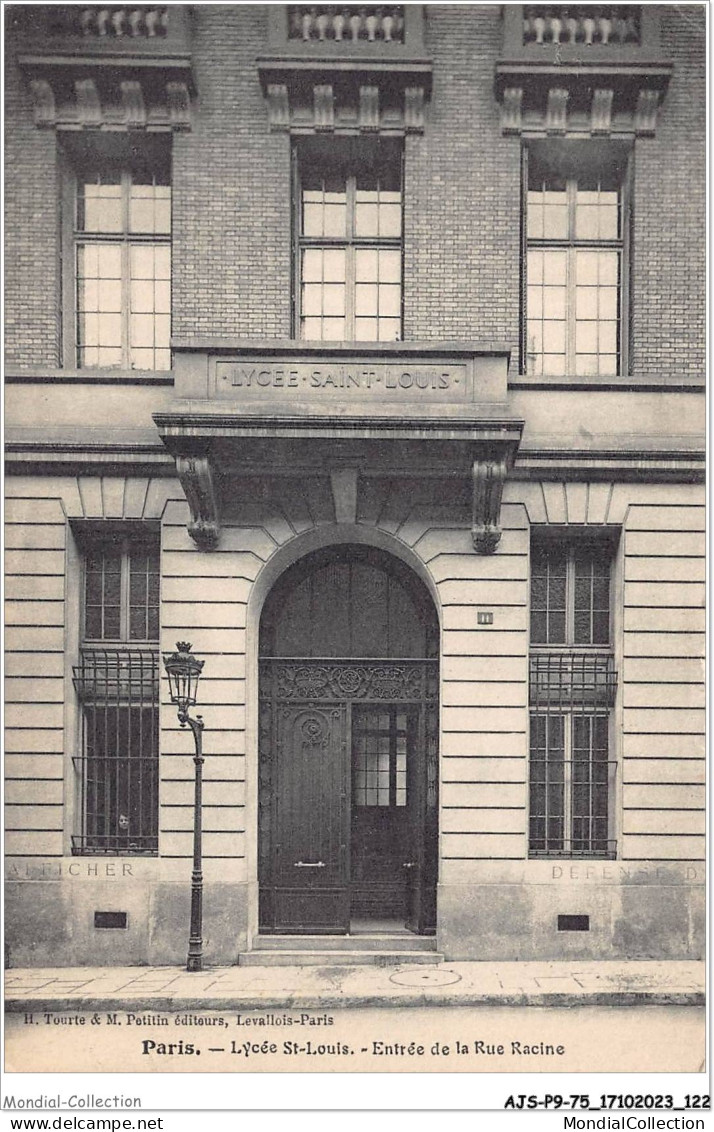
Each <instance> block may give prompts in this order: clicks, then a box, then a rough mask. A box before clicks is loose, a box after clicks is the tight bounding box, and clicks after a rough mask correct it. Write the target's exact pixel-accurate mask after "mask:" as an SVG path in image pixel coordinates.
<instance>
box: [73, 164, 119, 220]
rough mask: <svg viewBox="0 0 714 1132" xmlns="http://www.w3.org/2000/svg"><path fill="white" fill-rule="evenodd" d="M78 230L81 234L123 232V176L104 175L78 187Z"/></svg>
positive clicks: (117, 174)
mask: <svg viewBox="0 0 714 1132" xmlns="http://www.w3.org/2000/svg"><path fill="white" fill-rule="evenodd" d="M77 190H78V191H77V228H78V229H79V231H80V232H122V231H123V229H124V218H123V208H122V187H121V176H120V174H119V173H116V174H109V173H107V174H104V175H103V176H101V177H98V178H97V180H96V181H85V182H80V183H79V184H78V186H77Z"/></svg>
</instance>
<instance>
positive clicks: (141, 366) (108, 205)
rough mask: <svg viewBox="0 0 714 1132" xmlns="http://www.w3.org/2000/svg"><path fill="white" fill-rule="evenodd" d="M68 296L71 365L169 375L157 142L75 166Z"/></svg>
mask: <svg viewBox="0 0 714 1132" xmlns="http://www.w3.org/2000/svg"><path fill="white" fill-rule="evenodd" d="M67 182H68V188H67V192H66V195H65V208H64V211H65V214H66V215H67V217H68V218H69V217H71V222H70V223H71V227H70V228H69V229H68V239H69V238H71V244H72V247H71V248H69V247H68V248H66V253H67V257H66V259H67V265H68V268H67V273H66V274H65V280H64V284H65V292H66V294H67V295H73V303H72V307H73V312H72V318H71V320H70V318H69V312H67V318H66V326H65V329H66V335H67V341H68V342H74V355H75V356H74V359H73V360H71V361H70V360H69V359H68V364H70V365H76V366H77V367H78V368H80V369H84V368H123V369H138V370H154V371H157V370H168V369H170V368H171V351H170V335H171V179H170V161H169V155H168V150H166V149H165V148H164V147H163V146H162V145H160V144H159V143H157V144H156V145H154V146H153V148H152V149H149V148H148V146H147V145H146V144H144V145H142V147H141V148H139V147H138V146H136V147H134V146H132V148H131V152H123V151H119V150H117V151H115V152H111V151H110V150H108V149H107V146H106V145H103V146H102V144H101V143H100V142H98V143H97V146H96V148H95V149H93V150H92V152H90V153H86V152H84V153H82V154H81V155H78V156H77V159H76V160H75V161H73V168H72V173H71V175H68V177H67Z"/></svg>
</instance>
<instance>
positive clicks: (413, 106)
mask: <svg viewBox="0 0 714 1132" xmlns="http://www.w3.org/2000/svg"><path fill="white" fill-rule="evenodd" d="M404 129H405V130H406V132H407V133H408V134H420V133H423V130H424V87H423V86H408V87H406V88H405V90H404Z"/></svg>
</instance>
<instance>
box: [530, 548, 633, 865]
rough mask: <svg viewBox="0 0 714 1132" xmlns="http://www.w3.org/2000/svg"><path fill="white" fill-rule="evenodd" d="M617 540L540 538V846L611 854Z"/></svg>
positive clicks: (534, 802) (535, 671)
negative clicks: (614, 547) (612, 586)
mask: <svg viewBox="0 0 714 1132" xmlns="http://www.w3.org/2000/svg"><path fill="white" fill-rule="evenodd" d="M611 555H612V551H611V547H610V546H609V544H604V545H603V544H602V543H593V542H590V541H582V542H577V541H576V542H573V543H570V544H568V543H562V542H555V541H546V540H543V541H542V542H540V541H537V540H534V542H533V545H532V548H531V654H530V692H529V700H530V770H529V782H530V786H529V795H530V797H529V809H530V813H529V849H530V855H531V856H534V857H537V856H565V857H578V856H587V857H611V856H614V853H615V848H616V846H615V841H614V839H613V838H612V837H611V836H610V832H611V831H610V825H611V822H610V810H611V803H612V796H613V785H614V775H615V761H614V759H613V758H612V757H611V741H610V726H611V720H610V716H611V709H612V706H613V704H614V699H615V692H616V687H617V673H616V671H615V667H614V658H613V656H612V651H611V648H610V639H611V636H610V563H611Z"/></svg>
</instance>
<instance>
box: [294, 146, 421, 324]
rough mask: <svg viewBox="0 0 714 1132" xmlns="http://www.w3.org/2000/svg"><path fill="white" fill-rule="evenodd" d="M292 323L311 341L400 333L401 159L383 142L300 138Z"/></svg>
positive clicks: (395, 150)
mask: <svg viewBox="0 0 714 1132" xmlns="http://www.w3.org/2000/svg"><path fill="white" fill-rule="evenodd" d="M295 170H296V187H295V195H296V201H297V210H296V240H295V243H296V255H297V261H296V279H297V287H296V304H297V317H296V322H297V326H298V330H299V336H300V338H302V339H305V340H313V341H335V342H340V341H347V342H355V341H358V342H393V341H397V340H399V339H401V337H402V159H401V150H400V148H399V146H398V145H396V144H392V143H389V142H387V141H384V140H381V141H375V142H374V143H372V144H369V145H368V144H367V143H366V142H364V141H362V139H360V142H359V144H358V143H357V142H355V144H350V143H349V142H345V143H342V144H337V145H335V143H334V141H331V143H330V146H329V147H327V146H324V145H322V144H321V143H320V140H319V139H318V140H317V141H310V142H307V141H306V142H305V143H303V144H302V145H301V146H300V147H298V149H297V150H296V159H295Z"/></svg>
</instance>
